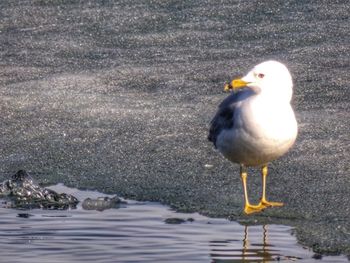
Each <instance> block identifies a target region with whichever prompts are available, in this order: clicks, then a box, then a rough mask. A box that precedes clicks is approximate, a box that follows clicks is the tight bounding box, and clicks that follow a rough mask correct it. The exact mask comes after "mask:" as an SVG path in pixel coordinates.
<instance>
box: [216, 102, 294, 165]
mask: <svg viewBox="0 0 350 263" xmlns="http://www.w3.org/2000/svg"><path fill="white" fill-rule="evenodd" d="M296 136H297V122H296V120H295V116H294V112H293V110H292V108H291V106H290V104H289V103H286V102H284V103H282V102H281V103H280V102H276V100H274V101H273V102H271V103H266V100H264V99H260V96H256V97H254V98H252V99H250V100H246V101H244V102H242V104H241V105H239V107H237V110H235V114H234V126H233V127H232V129H227V130H223V131H222V132H221V133H220V135H219V136H218V143H217V146H218V149H219V150H220V152H221V153H222V154H223V155H224V156H225V157H226V158H227V159H229V160H230V161H232V162H236V163H242V164H245V165H249V166H256V165H262V164H265V163H267V162H270V161H272V160H274V159H276V158H278V157H280V156H282V155H283V154H285V153H286V152H287V151H288V149H289V148H290V147H291V146H292V145H293V143H294V141H295V139H296Z"/></svg>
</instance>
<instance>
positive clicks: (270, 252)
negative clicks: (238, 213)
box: [210, 225, 297, 263]
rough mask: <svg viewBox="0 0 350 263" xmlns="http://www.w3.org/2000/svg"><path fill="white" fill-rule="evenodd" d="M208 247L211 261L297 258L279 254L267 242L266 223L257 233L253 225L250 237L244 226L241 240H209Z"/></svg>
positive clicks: (221, 262) (266, 260)
mask: <svg viewBox="0 0 350 263" xmlns="http://www.w3.org/2000/svg"><path fill="white" fill-rule="evenodd" d="M256 234H258V235H256ZM210 247H211V254H210V256H211V259H212V263H233V262H249V263H251V262H271V261H280V260H286V259H289V260H296V259H297V258H296V257H290V256H286V255H280V253H279V250H278V249H277V248H276V247H274V246H273V245H271V244H269V241H268V226H267V225H264V226H262V227H261V232H260V231H259V233H257V228H256V227H254V235H252V237H250V236H249V226H245V227H244V233H243V240H242V239H236V240H223V241H211V242H210Z"/></svg>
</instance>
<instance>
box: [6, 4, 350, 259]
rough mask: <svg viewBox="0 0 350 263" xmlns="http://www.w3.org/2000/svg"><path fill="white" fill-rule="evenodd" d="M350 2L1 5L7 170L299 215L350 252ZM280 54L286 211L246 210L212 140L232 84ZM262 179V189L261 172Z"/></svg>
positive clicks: (275, 192)
mask: <svg viewBox="0 0 350 263" xmlns="http://www.w3.org/2000/svg"><path fill="white" fill-rule="evenodd" d="M349 9H350V8H349V5H348V3H347V1H312V2H309V3H296V2H293V1H272V2H269V3H267V2H266V3H259V2H255V1H250V2H246V1H239V2H236V3H231V2H230V1H220V2H218V1H186V2H182V1H169V2H166V3H164V2H163V1H134V2H133V3H132V4H131V3H130V2H129V1H118V2H115V1H89V2H84V3H83V2H80V1H74V0H61V1H50V0H36V1H35V0H32V1H12V0H11V1H10V0H8V1H1V3H0V12H1V15H0V120H1V125H0V134H1V140H0V148H1V151H0V179H1V180H4V179H7V178H8V177H9V176H10V175H12V174H14V173H15V172H16V171H17V170H19V169H26V170H27V171H29V172H30V173H31V174H32V175H33V176H34V177H35V178H36V179H37V180H38V181H39V182H41V183H43V184H55V183H58V182H61V183H65V184H66V185H69V186H74V187H79V188H85V189H97V190H99V191H102V192H105V193H118V194H120V195H122V196H124V197H127V198H133V199H138V200H157V201H160V202H162V203H166V204H169V205H171V206H172V207H174V208H176V209H178V210H180V211H198V212H200V213H202V214H205V215H209V216H214V217H229V218H231V219H233V220H237V221H239V222H245V223H249V222H252V223H261V224H265V223H273V224H286V225H290V226H293V227H296V229H297V232H296V235H297V238H298V240H299V242H301V243H302V244H305V245H308V246H310V247H312V248H313V249H314V251H315V252H317V253H331V254H337V253H343V254H346V255H350V245H349V241H350V223H349V222H350V221H349V220H348V218H349V215H350V206H349V205H348V202H349V199H350V180H349V176H350V174H349V163H350V157H349V150H350V149H349V148H350V140H349V127H350V125H349V124H350V123H349V122H350V121H349V120H350V118H349V117H350V116H349V115H350V114H349V100H350V92H349V79H348V77H347V74H348V71H349V61H350V60H349V51H350V50H349V49H350V47H349V44H348V43H349V42H350V41H349V40H350V39H349V34H348V31H349V13H350V12H349V11H350V10H349ZM266 59H277V60H279V61H281V62H284V63H286V64H287V66H288V67H289V69H290V70H291V72H292V75H293V78H294V84H295V88H294V99H293V107H294V109H295V111H296V112H297V119H298V122H299V136H298V139H297V142H296V144H295V146H294V148H293V149H292V150H291V151H290V152H289V154H288V155H286V156H284V157H283V158H281V159H279V160H278V161H275V162H274V163H273V164H272V165H271V168H270V177H269V182H268V191H269V192H268V195H269V196H270V197H271V199H272V200H276V201H283V202H284V203H285V204H286V205H285V207H283V208H278V209H269V210H266V211H265V212H264V213H262V214H260V215H257V216H252V217H246V216H243V215H242V211H241V207H242V202H243V199H242V198H243V196H242V189H241V183H240V178H239V174H238V172H239V169H238V166H237V165H233V164H231V163H229V162H228V161H226V160H224V159H223V158H222V157H221V156H220V154H219V153H218V152H216V151H215V149H214V148H213V146H212V145H211V144H210V143H209V142H208V141H207V139H206V137H207V130H208V127H209V122H210V119H211V118H212V116H213V114H214V113H215V111H216V107H217V105H218V103H219V102H220V101H221V100H222V99H223V98H224V97H225V96H227V94H225V93H224V92H223V85H224V83H225V82H226V81H228V80H231V79H232V78H233V77H235V76H239V75H242V74H244V73H245V72H246V71H247V70H249V69H250V68H251V67H252V66H253V65H255V64H257V63H258V62H261V61H263V60H266ZM257 172H258V171H257V170H252V173H251V176H250V177H249V179H248V180H249V186H250V191H251V195H252V197H255V200H256V199H257V198H258V195H259V191H260V176H258V173H257Z"/></svg>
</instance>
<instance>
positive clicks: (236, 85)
mask: <svg viewBox="0 0 350 263" xmlns="http://www.w3.org/2000/svg"><path fill="white" fill-rule="evenodd" d="M248 83H249V82H246V81H244V80H242V79H234V80H232V82H231V83H230V84H226V85H225V87H224V91H230V90H238V89H240V88H243V87H245V86H247V84H248Z"/></svg>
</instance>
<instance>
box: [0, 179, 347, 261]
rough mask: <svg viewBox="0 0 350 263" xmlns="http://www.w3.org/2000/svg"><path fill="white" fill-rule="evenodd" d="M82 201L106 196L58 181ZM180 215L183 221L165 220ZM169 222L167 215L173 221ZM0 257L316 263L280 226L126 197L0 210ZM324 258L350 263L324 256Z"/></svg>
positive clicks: (59, 188) (58, 188)
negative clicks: (90, 205) (114, 201)
mask: <svg viewBox="0 0 350 263" xmlns="http://www.w3.org/2000/svg"><path fill="white" fill-rule="evenodd" d="M51 189H53V190H55V191H57V192H66V193H70V194H73V195H75V196H76V197H77V198H78V199H79V200H81V201H82V200H84V199H85V198H88V197H89V198H97V197H99V196H105V195H103V194H101V193H98V192H93V191H80V190H77V189H71V188H67V187H65V186H63V185H56V186H53V187H51ZM167 219H168V220H170V219H173V221H175V222H176V221H177V220H175V219H183V220H184V222H183V223H181V224H169V223H166V222H165V221H166V220H167ZM170 221H171V220H170ZM0 235H1V237H2V238H1V239H0V251H1V252H0V257H1V262H8V263H10V262H27V263H30V262H84V261H85V262H217V263H219V262H225V263H229V262H271V261H286V262H292V261H293V262H294V261H298V262H320V260H316V259H314V258H313V257H314V256H315V255H314V254H313V253H312V251H310V250H309V249H307V248H303V247H302V246H300V245H299V244H297V242H296V239H295V237H294V236H293V235H292V229H291V228H290V227H288V226H282V225H265V226H243V225H240V224H238V223H236V222H230V221H228V220H225V219H213V218H208V217H205V216H201V215H199V214H196V213H195V214H184V213H177V212H174V211H172V210H171V209H169V208H167V207H166V206H163V205H161V204H159V203H154V202H137V201H131V200H128V201H127V204H125V205H121V206H120V207H119V208H118V209H115V208H113V209H107V210H104V211H96V210H84V209H83V208H82V206H81V203H80V204H79V205H78V207H77V209H72V210H41V209H33V210H15V209H7V208H1V218H0ZM321 261H322V262H348V261H347V259H346V258H345V257H342V256H339V257H323V258H322V260H321Z"/></svg>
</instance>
